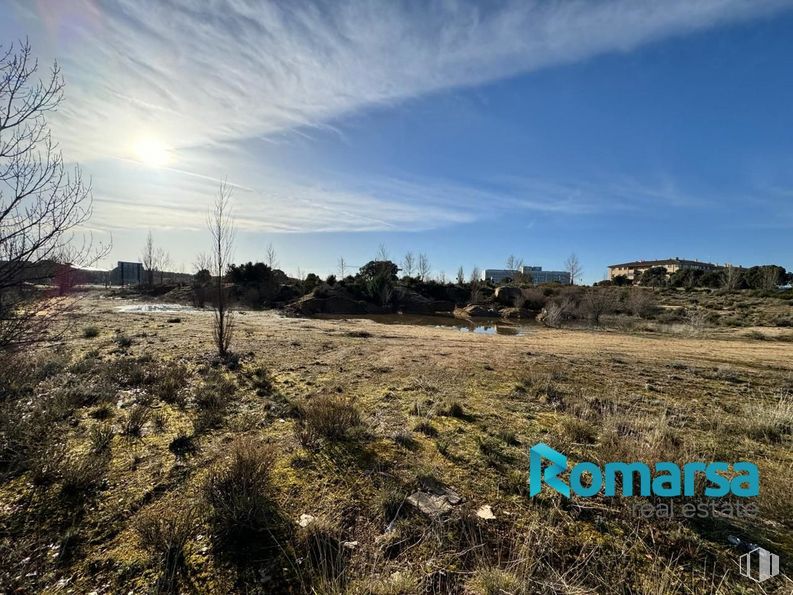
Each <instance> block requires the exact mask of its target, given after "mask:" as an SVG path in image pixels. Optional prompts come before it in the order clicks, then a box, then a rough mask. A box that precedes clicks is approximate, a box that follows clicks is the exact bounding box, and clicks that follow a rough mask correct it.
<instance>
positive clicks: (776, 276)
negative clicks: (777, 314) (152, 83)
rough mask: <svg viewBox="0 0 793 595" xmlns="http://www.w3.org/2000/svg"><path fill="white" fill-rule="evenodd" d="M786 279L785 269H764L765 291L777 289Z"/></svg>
mask: <svg viewBox="0 0 793 595" xmlns="http://www.w3.org/2000/svg"><path fill="white" fill-rule="evenodd" d="M785 277H786V275H785V269H783V268H782V267H780V266H776V265H769V266H764V267H762V276H761V283H762V288H763V289H776V288H777V287H779V285H780V283H781V282H782V279H784V278H785Z"/></svg>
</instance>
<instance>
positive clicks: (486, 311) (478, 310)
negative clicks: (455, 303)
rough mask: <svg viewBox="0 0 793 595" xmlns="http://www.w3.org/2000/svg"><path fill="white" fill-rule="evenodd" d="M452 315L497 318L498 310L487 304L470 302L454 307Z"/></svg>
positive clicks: (457, 316)
mask: <svg viewBox="0 0 793 595" xmlns="http://www.w3.org/2000/svg"><path fill="white" fill-rule="evenodd" d="M454 316H455V317H456V318H472V317H483V318H498V310H496V309H494V308H489V307H487V306H481V305H479V304H470V305H468V306H466V307H465V308H455V309H454Z"/></svg>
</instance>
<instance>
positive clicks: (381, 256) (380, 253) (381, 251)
mask: <svg viewBox="0 0 793 595" xmlns="http://www.w3.org/2000/svg"><path fill="white" fill-rule="evenodd" d="M375 260H380V261H383V260H390V257H389V255H388V249H386V247H385V244H380V245H379V246H378V247H377V254H376V255H375Z"/></svg>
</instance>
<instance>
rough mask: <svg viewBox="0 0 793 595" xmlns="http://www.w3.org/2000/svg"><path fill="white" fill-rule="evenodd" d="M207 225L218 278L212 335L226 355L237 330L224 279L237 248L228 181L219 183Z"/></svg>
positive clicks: (219, 353) (222, 352) (218, 347)
mask: <svg viewBox="0 0 793 595" xmlns="http://www.w3.org/2000/svg"><path fill="white" fill-rule="evenodd" d="M207 227H208V228H209V234H210V236H211V239H212V252H211V259H212V271H211V272H212V275H213V276H214V277H215V279H216V286H215V290H216V293H215V304H214V311H215V318H214V327H213V328H214V333H213V337H214V340H215V346H216V347H217V350H218V355H219V356H221V357H225V356H226V355H228V353H229V349H230V347H231V339H232V337H233V334H234V317H233V311H232V310H231V309H230V308H229V304H228V299H227V296H226V288H225V286H224V282H223V281H224V277H225V274H226V268H227V267H228V265H229V262H230V261H231V253H232V250H233V248H234V220H233V218H232V213H231V187H230V186H229V185H228V184H227V183H226V182H225V181H224V182H222V183H221V184H220V189H219V190H218V194H217V196H216V197H215V202H214V205H213V207H212V210H211V211H210V213H209V216H208V217H207Z"/></svg>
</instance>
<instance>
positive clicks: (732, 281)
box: [722, 264, 743, 291]
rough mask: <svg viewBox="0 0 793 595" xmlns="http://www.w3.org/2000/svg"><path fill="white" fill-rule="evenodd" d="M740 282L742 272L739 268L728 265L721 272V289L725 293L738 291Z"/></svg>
mask: <svg viewBox="0 0 793 595" xmlns="http://www.w3.org/2000/svg"><path fill="white" fill-rule="evenodd" d="M742 281H743V270H742V269H741V268H740V267H736V266H733V265H730V264H728V265H727V266H725V267H724V269H723V270H722V287H724V289H726V290H727V291H735V290H736V289H740V287H741V282H742Z"/></svg>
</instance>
